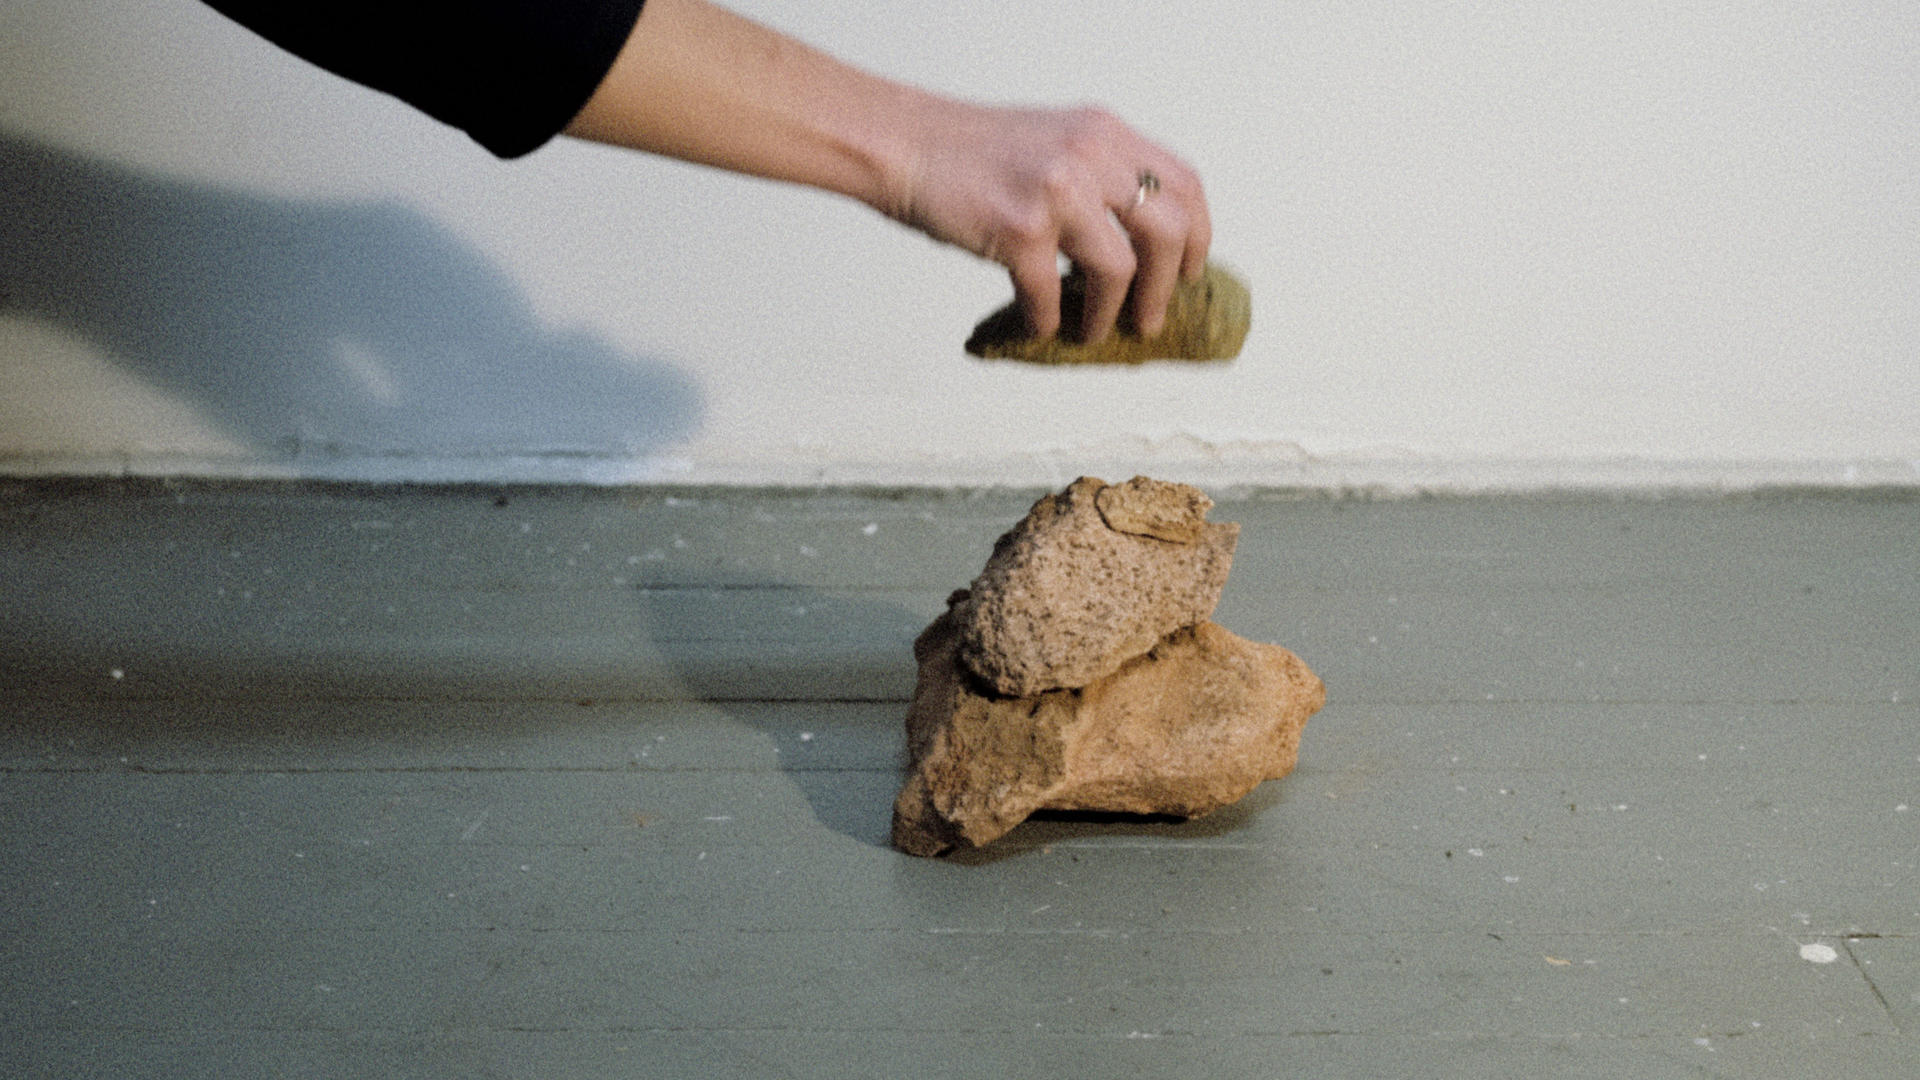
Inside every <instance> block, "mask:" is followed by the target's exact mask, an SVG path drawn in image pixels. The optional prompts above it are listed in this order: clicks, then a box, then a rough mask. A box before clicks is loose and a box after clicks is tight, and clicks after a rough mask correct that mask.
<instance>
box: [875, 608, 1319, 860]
mask: <svg viewBox="0 0 1920 1080" xmlns="http://www.w3.org/2000/svg"><path fill="white" fill-rule="evenodd" d="M955 600H956V601H959V602H960V603H962V604H963V603H964V597H963V596H960V595H958V594H957V595H956V597H955ZM958 610H959V606H958V605H956V606H953V607H950V608H949V610H948V612H947V614H945V615H942V616H941V617H940V618H939V619H936V620H935V621H934V623H933V624H932V625H931V626H929V627H928V628H927V629H926V631H924V632H923V633H922V634H921V635H920V638H919V640H918V641H916V642H915V643H914V653H915V656H916V658H917V659H918V660H919V664H920V678H919V682H918V684H917V685H916V686H915V688H914V695H913V703H912V705H911V707H910V709H909V711H908V716H907V740H908V748H909V752H910V755H911V758H912V769H911V772H910V774H909V776H908V779H907V782H906V784H905V785H904V786H903V787H902V788H901V791H900V794H899V797H898V799H897V800H896V801H895V803H894V817H893V842H894V844H895V846H897V847H899V848H900V849H901V850H902V851H906V852H908V853H910V854H914V855H938V854H942V853H944V852H947V851H950V850H952V849H954V848H957V847H967V846H971V847H978V846H979V845H982V844H985V843H988V842H989V841H991V840H993V839H995V838H996V837H999V836H1001V835H1002V834H1004V833H1005V832H1007V830H1009V829H1011V828H1013V827H1014V826H1015V825H1018V824H1019V823H1020V822H1022V821H1024V820H1026V818H1027V817H1028V816H1029V815H1031V814H1032V813H1034V812H1035V811H1037V810H1100V811H1115V812H1124V813H1141V814H1147V813H1153V814H1173V815H1177V816H1181V817H1198V816H1200V815H1202V814H1206V813H1210V812H1212V811H1214V810H1217V809H1219V808H1220V807H1222V806H1226V805H1228V804H1230V803H1232V802H1235V801H1237V800H1238V799H1240V798H1241V797H1242V796H1244V795H1246V793H1247V792H1249V791H1251V790H1252V789H1253V788H1254V787H1255V786H1256V785H1258V784H1259V783H1261V782H1262V781H1264V780H1273V779H1278V778H1280V777H1282V776H1285V775H1286V774H1287V773H1288V772H1290V771H1291V770H1292V769H1293V766H1294V763H1295V761H1296V760H1297V758H1298V754H1299V746H1300V732H1301V729H1302V728H1303V727H1304V726H1305V724H1306V721H1307V718H1308V717H1309V716H1311V715H1312V714H1313V713H1314V712H1315V711H1316V710H1318V709H1319V708H1320V706H1321V705H1322V704H1323V703H1324V702H1325V700H1326V689H1325V687H1324V686H1323V685H1322V684H1321V682H1320V679H1319V678H1318V677H1316V676H1315V675H1314V674H1313V672H1312V671H1310V670H1308V668H1307V666H1306V664H1304V663H1303V662H1301V660H1300V658H1299V657H1297V656H1295V655H1294V654H1293V653H1291V652H1289V651H1287V650H1286V649H1283V648H1281V647H1279V646H1277V645H1263V644H1259V643H1256V642H1251V641H1247V640H1245V639H1243V638H1240V637H1237V636H1235V635H1234V634H1231V633H1229V632H1228V631H1226V630H1224V629H1222V628H1221V627H1219V626H1217V625H1215V624H1213V623H1210V622H1203V623H1201V624H1200V625H1198V626H1192V627H1187V628H1183V629H1180V630H1176V631H1174V632H1173V633H1172V634H1171V635H1169V636H1168V637H1167V638H1165V639H1164V640H1162V641H1160V642H1159V643H1158V644H1157V645H1155V646H1153V647H1152V648H1151V649H1150V650H1148V651H1146V652H1145V653H1144V654H1143V655H1140V656H1137V657H1135V658H1133V659H1131V660H1130V661H1128V662H1127V663H1125V664H1124V665H1122V667H1121V668H1120V669H1119V670H1118V671H1116V672H1113V673H1111V674H1109V675H1107V676H1105V677H1104V678H1101V679H1098V680H1096V681H1094V682H1093V683H1091V684H1090V685H1088V686H1086V687H1084V688H1082V689H1078V690H1053V691H1049V692H1046V693H1041V694H1037V695H1032V696H1027V697H1003V696H998V695H995V694H993V693H992V692H991V691H990V690H988V689H986V688H985V687H982V686H981V685H980V684H979V683H978V681H977V680H975V679H973V678H972V677H970V674H969V673H968V672H967V670H966V669H965V667H964V666H963V664H962V663H961V661H960V659H959V646H960V633H959V625H958V623H959V620H958V619H957V617H956V615H957V612H958Z"/></svg>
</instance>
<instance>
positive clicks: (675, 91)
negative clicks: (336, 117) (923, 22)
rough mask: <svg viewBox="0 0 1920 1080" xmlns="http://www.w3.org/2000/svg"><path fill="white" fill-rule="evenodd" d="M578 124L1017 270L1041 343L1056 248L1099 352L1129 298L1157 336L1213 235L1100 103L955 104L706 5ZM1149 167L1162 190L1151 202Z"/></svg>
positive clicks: (682, 14)
mask: <svg viewBox="0 0 1920 1080" xmlns="http://www.w3.org/2000/svg"><path fill="white" fill-rule="evenodd" d="M567 131H568V132H569V133H570V134H573V135H576V136H579V137H581V138H586V139H594V140H597V141H599V142H606V143H612V144H615V145H619V146H630V147H634V148H636V149H640V150H648V151H652V152H654V153H660V154H668V155H670V156H673V157H677V158H681V159H683V160H686V161H697V162H700V163H702V164H706V165H715V166H718V167H720V168H724V169H732V170H735V171H737V172H743V173H750V174H753V175H755V176H765V177H770V178H772V179H776V180H787V181H791V182H794V183H800V184H809V185H812V186H814V187H818V188H823V189H825V190H828V191H836V192H839V193H841V194H844V195H848V196H851V197H853V198H856V199H859V200H861V201H863V202H865V203H867V204H868V205H870V206H873V207H876V208H878V209H879V210H881V211H882V212H884V213H886V214H888V215H889V216H891V217H893V218H896V219H898V220H900V221H904V222H906V223H908V224H910V225H912V226H914V227H916V228H918V229H921V230H922V231H924V232H926V233H928V234H929V235H931V236H933V237H934V238H936V239H939V240H943V241H946V242H948V243H951V244H958V245H959V246H961V247H963V248H966V249H967V250H968V251H972V252H974V253H975V254H978V255H983V256H985V257H987V258H989V259H992V260H994V261H995V262H998V263H1001V264H1004V265H1005V266H1006V268H1007V270H1008V272H1009V273H1011V274H1012V276H1013V291H1014V295H1015V297H1016V298H1018V300H1019V302H1020V306H1021V309H1022V310H1023V311H1024V312H1025V313H1026V316H1027V321H1028V323H1029V324H1031V326H1032V328H1033V331H1034V333H1035V334H1036V335H1037V336H1040V337H1051V336H1053V335H1054V334H1056V333H1058V332H1059V330H1060V272H1059V266H1058V256H1059V255H1062V254H1064V255H1066V257H1067V258H1068V259H1070V260H1072V261H1073V262H1074V263H1075V264H1077V265H1078V266H1079V267H1080V268H1081V269H1082V270H1083V271H1085V273H1086V276H1087V306H1086V313H1085V317H1084V319H1083V321H1082V323H1081V325H1080V326H1078V327H1075V328H1073V330H1074V331H1075V332H1077V333H1078V335H1079V337H1080V338H1081V339H1082V340H1084V341H1088V342H1095V341H1099V340H1100V339H1102V338H1104V337H1106V336H1107V334H1108V333H1109V332H1110V331H1111V330H1112V329H1113V327H1114V324H1115V322H1116V321H1117V320H1118V319H1119V316H1120V311H1121V308H1122V306H1123V305H1127V306H1128V307H1129V310H1128V316H1129V318H1130V320H1131V322H1132V324H1133V329H1136V330H1138V331H1139V332H1140V333H1142V334H1154V333H1158V332H1159V330H1160V329H1161V327H1162V325H1163V324H1164V322H1165V318H1166V308H1167V300H1168V298H1170V297H1171V296H1172V295H1173V289H1174V285H1175V284H1176V283H1177V282H1178V280H1179V278H1180V276H1181V275H1183V274H1184V275H1187V276H1189V277H1198V276H1200V274H1201V273H1202V271H1203V270H1204V264H1205V263H1206V258H1207V245H1208V244H1209V243H1210V242H1211V241H1212V226H1211V224H1209V222H1208V219H1207V199H1206V195H1205V194H1204V193H1203V192H1202V191H1201V190H1200V178H1199V177H1198V176H1196V175H1194V172H1193V170H1192V169H1190V168H1188V167H1187V166H1186V164H1185V163H1184V162H1182V161H1181V160H1180V159H1179V158H1176V157H1174V156H1173V155H1172V154H1170V153H1168V152H1167V151H1166V150H1163V149H1161V148H1160V147H1159V146H1156V145H1154V144H1153V143H1151V142H1149V141H1148V140H1146V139H1144V138H1142V137H1141V136H1140V135H1138V134H1137V133H1135V132H1134V130H1133V129H1132V128H1129V127H1128V126H1127V125H1125V124H1123V123H1121V122H1120V121H1119V120H1117V119H1115V118H1114V117H1113V115H1112V114H1110V113H1108V112H1105V111H1104V110H1101V109H1093V108H1082V109H1009V108H990V107H986V106H980V105H972V104H968V103H966V102H961V101H956V100H954V99H951V98H946V97H941V96H939V95H936V94H932V93H928V92H927V91H924V90H921V89H918V88H916V87H912V86H907V85H905V84H902V83H896V82H893V81H891V80H887V79H883V78H879V77H877V76H875V75H872V74H870V73H868V72H864V71H861V70H859V69H857V68H853V67H850V66H848V65H846V64H843V63H841V62H839V61H838V60H835V59H834V58H833V57H830V56H828V55H826V54H825V53H822V52H820V51H818V50H816V49H813V48H810V47H809V46H807V45H805V44H803V43H801V42H798V41H795V40H793V39H792V38H789V37H787V36H786V35H784V34H780V33H778V32H776V31H773V30H770V29H768V28H767V27H764V26H761V25H759V24H758V23H755V22H752V21H750V20H747V19H743V18H741V17H740V16H738V15H735V14H733V13H732V12H729V11H727V10H725V9H724V8H719V7H716V6H714V5H713V4H711V3H708V2H707V0H647V6H646V8H645V9H644V10H643V11H642V13H641V16H640V21H639V23H638V24H637V25H636V26H635V28H634V32H633V35H632V37H631V38H630V39H629V40H628V43H627V46H626V48H624V49H623V50H621V53H620V57H619V59H617V60H615V61H614V65H613V69H612V70H611V71H609V72H608V73H607V77H606V78H605V79H604V80H602V81H601V84H600V87H599V89H597V90H596V91H594V94H593V97H592V99H591V100H589V101H588V102H587V104H586V107H585V108H583V109H582V110H581V111H580V114H579V115H578V116H576V117H575V118H574V120H573V122H572V123H571V124H569V125H568V127H567ZM1149 175H1151V176H1153V177H1155V178H1156V179H1157V181H1158V190H1157V191H1154V192H1151V193H1149V194H1147V196H1146V198H1144V199H1141V198H1140V197H1139V196H1140V195H1141V193H1142V192H1143V190H1145V189H1144V187H1143V180H1142V178H1143V177H1146V176H1149ZM1116 223H1117V225H1116ZM1129 295H1131V297H1132V300H1131V303H1130V305H1129V301H1128V297H1129Z"/></svg>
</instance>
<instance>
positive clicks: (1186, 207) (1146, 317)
mask: <svg viewBox="0 0 1920 1080" xmlns="http://www.w3.org/2000/svg"><path fill="white" fill-rule="evenodd" d="M1162 168H1165V169H1167V175H1166V176H1162V174H1161V173H1160V172H1159V171H1157V170H1155V171H1153V172H1152V175H1153V176H1154V177H1155V179H1156V180H1157V181H1158V183H1157V185H1156V186H1157V188H1158V190H1156V191H1152V192H1150V193H1146V194H1145V197H1144V198H1142V197H1140V195H1139V194H1136V195H1135V196H1133V200H1132V203H1131V205H1129V206H1128V207H1127V208H1126V209H1124V210H1122V211H1120V212H1119V213H1118V214H1117V219H1118V220H1119V222H1120V224H1121V226H1122V227H1123V228H1125V229H1126V230H1127V234H1128V238H1129V239H1130V240H1131V242H1132V245H1133V251H1134V255H1135V259H1136V262H1137V264H1138V269H1137V272H1136V273H1135V275H1134V278H1133V284H1132V300H1131V302H1130V304H1129V305H1128V308H1127V313H1128V316H1129V317H1130V319H1131V321H1132V324H1133V327H1134V329H1135V330H1137V331H1138V332H1139V333H1140V334H1141V335H1142V336H1144V337H1152V336H1153V335H1155V334H1158V333H1159V332H1160V331H1161V330H1162V329H1164V328H1165V325H1166V313H1167V304H1168V302H1169V301H1170V300H1171V299H1172V298H1173V292H1174V288H1175V287H1176V286H1177V285H1178V284H1179V281H1180V279H1181V278H1183V277H1185V278H1189V279H1192V278H1197V277H1199V276H1200V275H1201V274H1202V273H1204V272H1205V269H1206V262H1207V249H1208V247H1209V246H1210V245H1211V243H1212V240H1213V229H1212V225H1211V222H1210V221H1209V219H1208V216H1207V203H1206V196H1205V195H1204V194H1203V193H1202V192H1201V189H1200V183H1199V178H1198V177H1196V176H1194V175H1193V174H1192V172H1191V171H1190V170H1188V169H1187V168H1186V167H1185V166H1184V165H1181V164H1179V163H1178V162H1170V163H1168V164H1165V165H1163V166H1162ZM1145 191H1146V188H1144V187H1142V188H1136V192H1145Z"/></svg>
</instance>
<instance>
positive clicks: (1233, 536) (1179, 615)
mask: <svg viewBox="0 0 1920 1080" xmlns="http://www.w3.org/2000/svg"><path fill="white" fill-rule="evenodd" d="M1212 505H1213V502H1212V500H1210V499H1208V498H1207V497H1206V496H1205V495H1204V494H1202V493H1201V492H1200V491H1199V490H1197V489H1195V488H1192V487H1188V486H1186V485H1184V484H1170V483H1166V482H1164V481H1158V480H1149V479H1147V478H1145V477H1135V478H1134V479H1133V480H1130V481H1128V482H1127V483H1125V484H1118V485H1109V484H1107V483H1106V482H1105V481H1102V480H1099V479H1095V478H1093V477H1082V478H1080V479H1079V480H1076V481H1074V482H1073V484H1072V485H1070V486H1069V487H1068V488H1067V489H1066V491H1064V492H1062V493H1060V494H1057V495H1048V496H1046V497H1045V498H1043V499H1041V500H1040V501H1039V502H1036V503H1035V504H1034V505H1033V508H1032V509H1031V510H1029V511H1028V512H1027V516H1026V517H1025V518H1024V519H1022V520H1021V521H1020V523H1019V524H1017V525H1015V526H1014V527H1013V529H1012V530H1010V531H1009V532H1007V534H1006V535H1004V536H1002V537H1001V538H1000V539H999V541H998V542H996V543H995V544H994V550H993V555H992V556H991V557H990V558H989V559H988V560H987V565H986V567H985V568H984V569H983V570H981V572H980V576H979V577H977V578H975V579H974V581H973V584H972V586H971V587H970V588H969V590H968V596H967V598H966V599H965V600H964V601H963V602H962V603H961V604H959V605H958V606H957V607H956V608H955V609H954V612H953V615H954V619H955V622H956V623H957V626H958V633H959V637H960V645H959V654H960V658H961V660H962V661H963V662H964V663H965V664H966V665H967V667H968V668H969V669H970V670H972V671H973V672H974V673H975V674H976V675H978V676H979V677H980V678H982V679H984V680H985V681H986V682H987V684H988V685H989V686H991V687H992V688H993V690H994V691H995V692H997V693H1000V694H1003V695H1007V696H1009V697H1025V696H1028V695H1032V694H1037V693H1041V692H1043V691H1046V690H1055V689H1059V688H1062V687H1075V686H1085V685H1087V684H1088V683H1090V682H1092V681H1094V680H1095V679H1098V678H1101V677H1103V676H1106V675H1110V674H1112V673H1113V672H1115V671H1117V670H1118V669H1119V668H1120V665H1122V664H1124V663H1126V662H1127V661H1128V660H1130V659H1132V658H1133V657H1136V656H1138V655H1140V654H1141V653H1143V652H1146V651H1147V650H1148V649H1150V648H1152V647H1153V645H1154V643H1155V642H1158V641H1159V640H1160V639H1161V638H1164V637H1165V636H1166V635H1168V634H1170V633H1172V632H1173V631H1174V630H1177V629H1179V628H1180V627H1183V626H1192V625H1193V624H1195V623H1198V622H1201V621H1203V620H1205V619H1207V618H1208V617H1210V616H1211V615H1212V614H1213V609H1214V607H1215V606H1216V605H1218V604H1219V602H1220V590H1221V589H1222V587H1224V586H1225V585H1226V582H1227V572H1228V571H1229V570H1230V569H1231V568H1232V566H1233V548H1234V543H1235V541H1236V540H1237V539H1238V537H1239V532H1240V527H1239V526H1238V525H1232V524H1216V523H1211V522H1208V521H1207V520H1206V513H1207V510H1208V509H1209V508H1211V507H1212Z"/></svg>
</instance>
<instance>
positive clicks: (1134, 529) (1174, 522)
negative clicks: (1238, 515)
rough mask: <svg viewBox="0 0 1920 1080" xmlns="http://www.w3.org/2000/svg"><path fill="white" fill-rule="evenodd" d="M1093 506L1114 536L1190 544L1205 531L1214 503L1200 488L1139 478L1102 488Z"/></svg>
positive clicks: (1095, 496) (1097, 493)
mask: <svg viewBox="0 0 1920 1080" xmlns="http://www.w3.org/2000/svg"><path fill="white" fill-rule="evenodd" d="M1093 505H1094V506H1095V507H1097V508H1098V509H1099V511H1100V518H1101V520H1103V521H1105V522H1106V523H1107V528H1109V529H1112V530H1114V531H1115V532H1123V533H1132V534H1134V535H1135V536H1151V537H1153V538H1154V539H1155V540H1166V541H1169V542H1171V543H1175V544H1191V543H1193V542H1194V541H1196V540H1199V539H1200V536H1201V534H1202V532H1204V531H1205V528H1206V524H1207V511H1209V510H1211V509H1213V500H1212V499H1209V498H1207V497H1206V495H1205V494H1204V493H1202V492H1201V491H1200V489H1199V488H1193V487H1188V486H1187V485H1185V484H1169V483H1167V482H1166V481H1165V480H1149V479H1147V478H1146V477H1144V476H1136V477H1134V478H1133V479H1131V480H1129V481H1127V482H1126V483H1124V484H1109V485H1107V486H1106V487H1103V488H1101V489H1100V490H1099V491H1098V492H1096V493H1095V494H1094V497H1093Z"/></svg>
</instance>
